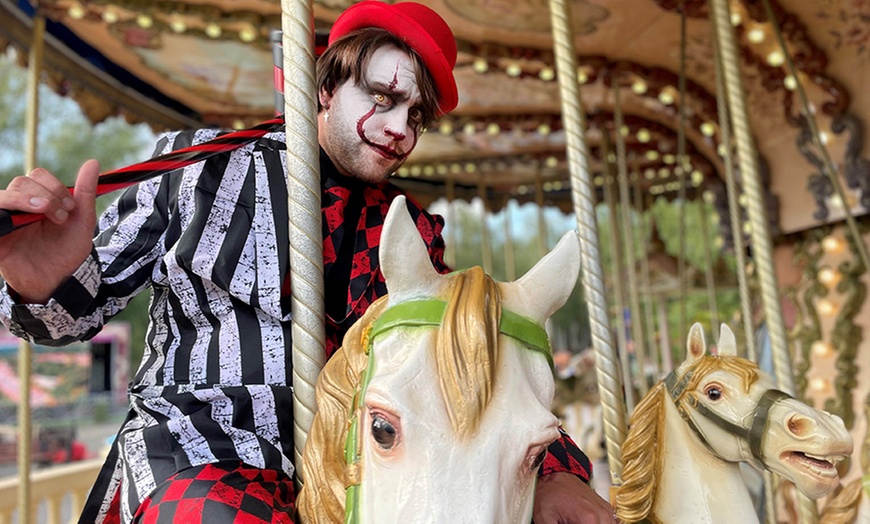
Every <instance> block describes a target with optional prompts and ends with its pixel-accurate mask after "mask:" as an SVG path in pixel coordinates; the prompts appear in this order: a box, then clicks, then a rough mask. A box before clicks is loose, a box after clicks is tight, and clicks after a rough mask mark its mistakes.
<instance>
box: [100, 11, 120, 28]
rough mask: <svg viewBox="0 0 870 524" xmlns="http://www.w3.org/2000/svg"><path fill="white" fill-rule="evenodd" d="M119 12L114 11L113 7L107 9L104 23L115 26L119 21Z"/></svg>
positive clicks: (104, 13)
mask: <svg viewBox="0 0 870 524" xmlns="http://www.w3.org/2000/svg"><path fill="white" fill-rule="evenodd" d="M118 19H119V17H118V12H117V11H115V10H114V9H112V8H111V7H107V8H106V10H105V11H103V22H106V23H107V24H114V23H116V22H117V21H118Z"/></svg>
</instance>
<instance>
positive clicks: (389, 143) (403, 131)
mask: <svg viewBox="0 0 870 524" xmlns="http://www.w3.org/2000/svg"><path fill="white" fill-rule="evenodd" d="M415 67H416V66H415V64H414V62H413V61H412V60H411V57H409V56H408V55H407V54H406V53H404V52H403V51H400V50H399V49H398V48H396V47H395V46H392V45H389V46H384V47H381V48H380V49H378V50H377V51H375V52H374V54H373V55H372V58H371V61H370V62H369V67H368V69H367V70H365V71H363V77H362V78H361V79H360V81H359V82H358V83H356V84H354V83H352V82H351V81H348V82H345V83H344V84H342V85H340V86H338V87H337V88H336V89H335V91H334V92H333V93H332V96H330V95H329V94H328V93H324V92H321V93H320V98H321V104H322V105H323V106H324V107H325V108H328V109H327V111H328V113H329V120H328V121H325V120H324V119H323V118H321V120H320V128H319V139H320V145H321V146H322V147H323V149H324V150H325V151H326V154H327V155H329V158H331V159H332V161H333V162H334V163H335V165H336V166H337V167H338V170H339V171H340V172H341V173H342V174H344V175H347V176H352V177H355V178H359V179H361V180H364V181H366V182H373V183H377V182H382V181H384V180H386V179H387V177H389V176H390V175H391V174H392V173H394V172H395V171H396V170H397V169H398V168H399V166H401V165H402V164H403V163H404V162H405V159H406V158H407V157H408V154H410V153H411V151H412V150H413V149H414V147H415V146H416V145H417V140H418V139H419V137H420V132H421V131H422V122H423V112H422V110H421V105H422V97H421V95H420V90H419V88H418V86H417V78H416V69H415Z"/></svg>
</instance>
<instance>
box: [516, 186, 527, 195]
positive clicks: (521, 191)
mask: <svg viewBox="0 0 870 524" xmlns="http://www.w3.org/2000/svg"><path fill="white" fill-rule="evenodd" d="M528 192H529V186H520V187H518V188H517V193H519V194H521V195H525V194H528Z"/></svg>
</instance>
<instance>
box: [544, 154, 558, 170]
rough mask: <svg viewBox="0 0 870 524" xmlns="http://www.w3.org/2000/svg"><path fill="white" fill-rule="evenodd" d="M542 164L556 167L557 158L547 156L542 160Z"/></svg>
mask: <svg viewBox="0 0 870 524" xmlns="http://www.w3.org/2000/svg"><path fill="white" fill-rule="evenodd" d="M544 165H545V166H547V167H549V168H550V169H553V168H555V167H558V165H559V159H558V158H556V157H554V156H548V157H547V158H546V160H544Z"/></svg>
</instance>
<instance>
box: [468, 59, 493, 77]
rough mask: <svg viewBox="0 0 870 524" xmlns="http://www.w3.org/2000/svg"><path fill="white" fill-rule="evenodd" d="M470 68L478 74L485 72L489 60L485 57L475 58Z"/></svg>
mask: <svg viewBox="0 0 870 524" xmlns="http://www.w3.org/2000/svg"><path fill="white" fill-rule="evenodd" d="M471 69H472V70H474V72H475V73H478V74H483V73H486V72H487V71H489V62H487V61H486V59H485V58H479V57H478V58H475V59H474V62H472V64H471Z"/></svg>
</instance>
